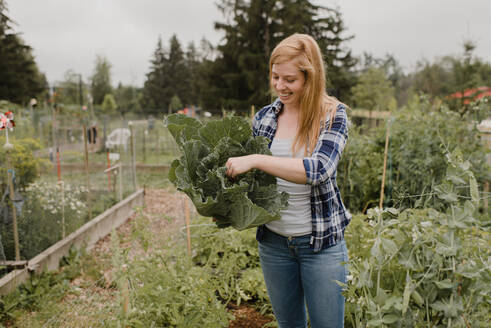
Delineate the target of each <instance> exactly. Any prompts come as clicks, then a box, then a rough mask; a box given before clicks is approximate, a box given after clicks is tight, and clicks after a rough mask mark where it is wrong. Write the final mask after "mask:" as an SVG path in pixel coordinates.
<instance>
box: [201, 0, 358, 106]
mask: <svg viewBox="0 0 491 328" xmlns="http://www.w3.org/2000/svg"><path fill="white" fill-rule="evenodd" d="M218 8H219V9H220V10H221V11H222V13H223V15H224V17H225V20H226V22H217V23H215V28H216V29H217V30H221V31H223V32H224V33H225V37H224V40H225V41H224V43H223V44H221V45H219V46H218V48H217V50H218V52H219V55H218V57H217V58H216V60H215V61H214V62H213V64H212V65H211V68H210V69H209V71H210V72H209V73H210V74H209V75H208V76H207V79H208V83H207V85H209V86H210V88H209V90H208V93H209V95H205V97H204V98H205V99H210V100H213V102H212V103H208V102H205V107H206V108H207V109H208V110H210V109H211V110H213V108H209V106H215V109H216V110H220V108H221V107H224V108H230V109H235V110H237V111H239V112H240V111H242V112H244V111H249V108H250V105H255V106H256V107H261V106H263V105H265V104H266V103H267V102H269V101H270V100H271V99H270V93H269V81H268V59H269V56H270V54H271V51H272V49H273V48H274V47H275V46H276V44H277V43H278V42H279V41H280V40H282V39H283V38H284V37H286V36H288V35H291V34H292V33H295V32H298V33H307V34H310V35H312V36H313V37H314V38H315V39H316V40H317V42H318V43H319V46H320V48H321V51H322V53H323V55H324V58H325V61H326V66H327V71H328V76H327V77H328V81H329V85H328V86H330V87H331V89H332V87H333V86H335V89H336V90H335V94H336V95H338V96H339V95H344V94H345V93H346V94H347V91H349V88H350V87H351V86H352V85H353V79H352V78H351V77H350V76H349V69H350V68H351V67H353V65H354V64H355V60H354V59H353V58H352V57H351V52H350V51H349V50H346V49H345V48H344V47H343V45H344V42H345V41H346V40H349V39H350V38H351V37H347V38H345V37H343V34H344V33H345V27H344V25H343V21H342V19H341V14H340V13H339V12H338V11H336V10H333V9H329V8H327V7H322V6H317V5H314V4H312V3H311V2H310V1H305V0H304V1H298V0H250V1H244V0H222V1H220V2H219V3H218Z"/></svg>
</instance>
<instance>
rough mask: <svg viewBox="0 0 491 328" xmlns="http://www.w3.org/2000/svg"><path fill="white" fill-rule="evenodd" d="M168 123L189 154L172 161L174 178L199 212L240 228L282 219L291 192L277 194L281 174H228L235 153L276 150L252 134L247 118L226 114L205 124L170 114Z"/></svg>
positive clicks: (266, 141) (178, 141)
mask: <svg viewBox="0 0 491 328" xmlns="http://www.w3.org/2000/svg"><path fill="white" fill-rule="evenodd" d="M167 127H168V129H169V131H170V133H171V134H172V136H173V137H174V139H175V140H176V143H177V144H178V146H179V148H180V149H181V152H182V154H183V155H182V156H181V158H180V159H178V160H177V159H176V160H174V161H173V162H172V165H171V169H170V171H169V180H170V181H171V182H172V183H173V184H174V185H175V186H176V187H177V189H178V190H180V191H183V192H185V193H186V194H187V195H188V196H189V197H190V198H191V200H192V202H193V203H194V205H195V206H196V209H197V211H198V213H200V214H201V215H204V216H213V217H215V218H216V219H217V224H218V226H219V227H226V226H229V225H232V226H233V227H234V228H236V229H238V230H243V229H246V228H250V227H255V226H258V225H261V224H264V223H266V222H269V221H272V220H277V219H279V218H280V216H279V211H280V209H282V208H284V207H285V206H286V204H287V199H288V194H286V193H284V192H283V193H278V192H277V189H276V178H275V177H273V176H271V175H269V174H266V173H264V172H262V171H259V170H252V171H249V172H247V173H245V174H242V175H240V176H238V177H236V178H235V179H230V178H229V177H228V176H227V175H226V174H225V171H226V169H225V166H224V165H225V163H226V161H227V159H228V158H229V157H235V156H243V155H247V154H271V152H270V151H269V149H268V140H267V139H266V138H264V137H256V138H254V137H252V131H251V128H250V125H249V123H248V122H247V121H246V120H245V119H243V118H240V117H226V118H224V119H223V120H216V121H210V122H208V123H206V124H202V123H201V122H200V121H198V120H196V119H193V118H190V117H186V116H184V115H178V114H173V115H169V116H168V117H167Z"/></svg>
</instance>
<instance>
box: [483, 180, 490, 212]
mask: <svg viewBox="0 0 491 328" xmlns="http://www.w3.org/2000/svg"><path fill="white" fill-rule="evenodd" d="M488 193H489V182H488V181H486V182H484V195H485V197H484V205H483V206H484V213H487V212H488V197H487V195H488Z"/></svg>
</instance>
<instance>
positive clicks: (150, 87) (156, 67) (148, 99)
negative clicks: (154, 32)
mask: <svg viewBox="0 0 491 328" xmlns="http://www.w3.org/2000/svg"><path fill="white" fill-rule="evenodd" d="M165 61H166V55H165V52H164V49H163V47H162V38H161V37H159V39H158V42H157V48H156V49H155V51H154V52H153V58H152V60H151V61H150V63H151V65H150V72H148V73H147V79H146V80H145V83H144V86H143V91H142V94H143V97H142V105H143V106H144V107H145V109H146V110H148V109H159V108H160V109H162V108H166V106H165V103H166V99H165V96H164V94H163V93H162V89H163V88H164V86H165V83H166V81H165V71H164V70H165Z"/></svg>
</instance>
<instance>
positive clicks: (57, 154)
mask: <svg viewBox="0 0 491 328" xmlns="http://www.w3.org/2000/svg"><path fill="white" fill-rule="evenodd" d="M56 173H57V174H58V182H60V181H61V164H60V147H56Z"/></svg>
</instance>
